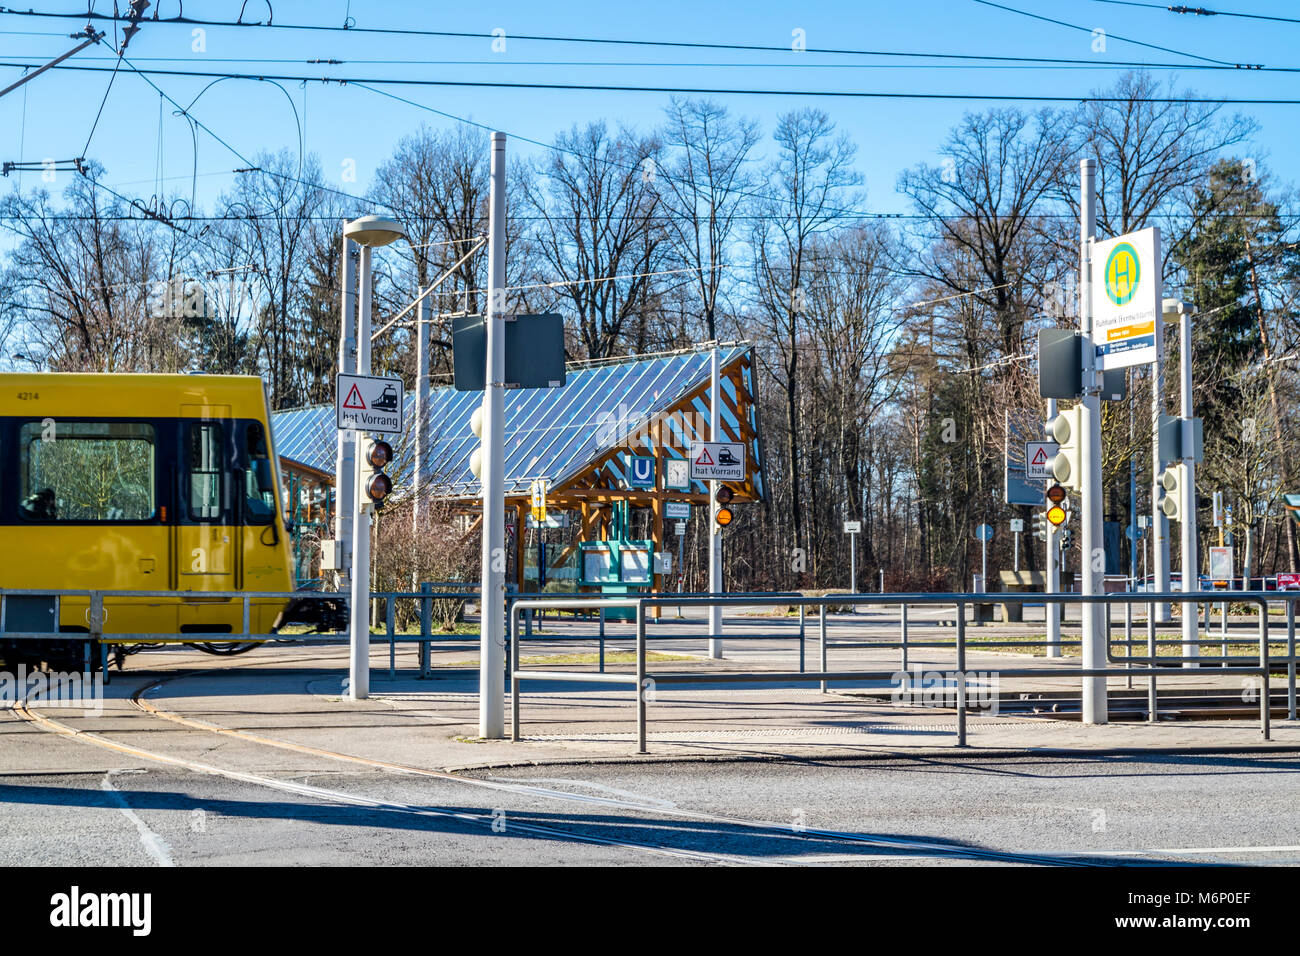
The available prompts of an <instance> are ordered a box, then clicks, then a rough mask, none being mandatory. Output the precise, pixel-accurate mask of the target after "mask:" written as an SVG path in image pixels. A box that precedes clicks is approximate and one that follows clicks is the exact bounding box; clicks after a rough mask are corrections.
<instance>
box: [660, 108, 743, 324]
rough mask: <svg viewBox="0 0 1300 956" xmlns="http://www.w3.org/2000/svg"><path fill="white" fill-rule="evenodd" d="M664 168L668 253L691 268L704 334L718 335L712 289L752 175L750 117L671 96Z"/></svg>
mask: <svg viewBox="0 0 1300 956" xmlns="http://www.w3.org/2000/svg"><path fill="white" fill-rule="evenodd" d="M665 112H666V113H667V115H668V120H667V123H666V124H665V127H664V140H665V145H666V146H667V147H668V149H669V151H670V156H669V159H668V170H667V172H668V175H665V176H660V177H658V179H657V182H658V184H659V194H660V196H661V197H663V200H664V210H663V211H664V214H665V216H664V219H665V222H666V223H667V229H668V232H669V235H670V237H671V241H672V248H673V253H674V257H675V258H676V259H677V260H678V261H680V262H681V263H682V264H684V265H685V266H687V267H689V268H692V269H694V270H696V274H695V275H693V276H691V279H692V282H693V284H694V287H695V292H696V294H697V295H698V296H699V302H700V308H701V309H702V311H703V317H704V335H705V339H706V340H707V341H713V340H715V339H717V338H718V325H717V308H718V294H719V292H720V290H721V289H722V288H723V283H724V282H725V281H726V275H725V269H726V267H727V265H729V260H730V258H731V252H732V246H733V242H732V238H733V232H734V230H735V226H736V222H737V215H738V213H739V212H740V211H741V210H742V209H743V208H744V206H745V203H746V201H747V192H748V191H749V190H750V189H751V187H752V186H753V179H754V177H753V176H752V175H751V173H750V171H749V166H750V158H749V157H750V153H751V152H752V151H753V149H754V146H755V144H757V142H758V139H759V133H758V126H757V124H755V123H754V122H753V121H751V120H746V119H733V118H732V117H731V114H730V113H729V112H728V111H727V109H726V107H724V106H720V105H718V104H717V103H713V102H710V101H708V100H682V99H678V98H676V97H674V98H673V99H672V100H671V101H670V103H669V105H668V108H667V109H666V110H665Z"/></svg>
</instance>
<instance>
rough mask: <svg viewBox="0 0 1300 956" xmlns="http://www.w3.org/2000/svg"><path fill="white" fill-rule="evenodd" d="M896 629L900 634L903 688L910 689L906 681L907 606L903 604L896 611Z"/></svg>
mask: <svg viewBox="0 0 1300 956" xmlns="http://www.w3.org/2000/svg"><path fill="white" fill-rule="evenodd" d="M898 628H899V631H900V632H901V634H900V640H899V643H900V644H901V645H902V654H903V686H904V687H910V686H911V684H910V683H909V682H908V679H907V605H906V604H903V605H901V606H900V607H899V609H898Z"/></svg>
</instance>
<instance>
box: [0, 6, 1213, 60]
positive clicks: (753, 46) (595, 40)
mask: <svg viewBox="0 0 1300 956" xmlns="http://www.w3.org/2000/svg"><path fill="white" fill-rule="evenodd" d="M975 2H977V3H985V4H986V5H987V6H998V7H1000V6H1001V5H1000V4H994V3H987V2H986V0H975ZM1002 9H1006V10H1009V11H1010V12H1012V13H1019V14H1022V15H1024V16H1030V17H1034V18H1035V19H1039V20H1047V21H1048V22H1051V23H1057V24H1060V25H1062V26H1069V27H1074V28H1075V29H1087V28H1086V27H1084V28H1080V27H1075V25H1074V24H1069V23H1064V21H1059V20H1053V19H1051V18H1050V17H1043V16H1040V15H1038V14H1031V13H1027V12H1026V11H1022V10H1016V9H1014V8H1012V7H1002ZM156 12H157V11H155V13H156ZM0 14H8V15H12V16H29V17H30V16H35V17H61V18H71V19H77V20H82V19H85V20H88V21H89V20H103V21H114V22H119V21H125V20H127V19H129V18H127V17H124V16H120V15H113V14H104V13H94V12H88V13H42V12H38V11H32V10H26V11H24V10H14V9H6V8H4V7H0ZM149 22H150V23H154V24H158V25H161V26H166V25H169V24H171V25H183V26H203V27H220V28H227V27H228V28H243V29H266V30H299V31H313V32H326V33H360V34H365V33H378V34H388V35H392V36H418V37H442V38H447V39H472V40H488V41H493V40H496V39H498V38H500V37H502V36H503V35H504V36H506V37H508V38H509V39H511V40H516V41H518V40H526V41H530V42H541V43H569V44H586V45H604V46H616V47H627V46H631V47H659V48H665V49H686V50H732V51H744V52H761V53H780V54H783V55H789V54H791V53H793V52H794V50H793V48H792V47H791V46H789V45H785V46H777V45H774V44H761V43H736V42H731V43H721V42H716V41H707V40H654V39H648V38H641V37H636V38H628V37H584V36H572V35H568V36H565V35H554V34H536V33H515V34H500V33H491V32H489V33H483V32H480V31H466V30H429V29H412V28H409V27H405V28H399V27H357V26H353V27H339V26H328V25H324V24H310V23H274V22H270V21H269V20H268V22H265V23H263V22H261V21H248V22H243V21H230V20H210V19H203V18H198V17H186V16H184V15H183V14H182V15H179V16H175V17H167V18H160V17H157V16H155V17H154V18H153V19H152V20H150V21H149ZM1115 38H1116V39H1122V40H1126V42H1129V43H1134V44H1136V45H1138V46H1145V47H1148V48H1150V49H1155V50H1160V51H1161V52H1165V53H1173V54H1175V55H1177V56H1187V57H1192V58H1194V59H1198V60H1203V61H1206V62H1211V63H1226V61H1223V60H1213V59H1211V58H1208V57H1198V56H1196V55H1195V54H1190V53H1184V52H1182V51H1180V50H1173V49H1169V48H1166V47H1161V46H1156V45H1155V44H1150V43H1144V42H1143V41H1141V40H1131V39H1128V38H1125V37H1119V36H1116V37H1115ZM807 54H824V55H831V56H917V57H922V56H930V57H938V58H961V59H986V60H995V59H999V57H996V56H992V55H988V54H938V53H902V52H898V51H885V50H864V49H854V48H844V47H805V48H804V49H802V50H801V51H799V55H801V56H802V55H807Z"/></svg>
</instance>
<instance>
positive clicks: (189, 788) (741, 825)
mask: <svg viewBox="0 0 1300 956" xmlns="http://www.w3.org/2000/svg"><path fill="white" fill-rule="evenodd" d="M15 731H18V732H19V733H23V734H31V733H41V732H40V731H36V730H34V729H33V728H32V727H31V726H30V725H27V724H23V725H21V726H19V727H15V726H14V724H9V725H8V726H7V727H6V733H5V735H4V738H3V740H0V744H3V742H4V741H5V740H13V739H14V732H15ZM28 743H31V741H28ZM40 746H41V747H43V748H44V749H45V750H46V754H45V756H46V757H47V758H48V759H47V760H46V761H45V763H46V764H47V765H48V766H49V769H48V770H45V771H43V772H32V771H31V770H27V771H26V772H24V771H23V770H22V769H20V768H17V767H15V766H14V764H13V760H12V757H13V755H14V754H15V753H21V751H22V749H23V748H22V747H17V748H7V747H0V754H4V755H5V756H4V757H3V758H0V759H3V762H4V767H3V771H2V772H0V837H3V839H0V863H2V864H4V865H14V864H70V865H145V866H148V865H178V866H185V865H221V864H280V865H285V864H288V865H317V864H328V865H349V866H355V865H363V866H364V865H370V864H442V865H473V866H484V865H496V864H516V865H518V864H569V865H579V864H607V865H610V864H612V865H637V864H661V865H662V864H670V865H671V864H685V865H692V864H696V865H699V864H760V865H761V864H785V865H799V864H824V863H835V864H880V865H886V864H894V865H900V864H901V865H908V864H918V863H919V864H933V863H949V862H953V863H971V862H988V863H995V864H996V863H1044V864H1049V865H1050V864H1058V863H1088V864H1103V865H1106V864H1116V863H1141V864H1151V863H1160V862H1174V861H1181V862H1197V863H1224V862H1233V863H1251V864H1263V863H1286V864H1295V863H1297V862H1300V805H1298V804H1297V801H1296V800H1295V799H1294V795H1295V793H1296V787H1297V783H1298V782H1300V779H1298V775H1300V758H1296V757H1294V756H1283V755H1264V756H1243V757H1238V756H1206V757H1194V758H1193V757H1155V758H1122V757H1116V758H1107V759H1099V760H1077V759H1069V760H1057V759H1048V758H1035V757H1026V758H1021V759H1011V760H1008V759H996V760H992V759H990V760H982V761H970V762H966V761H962V760H953V759H942V760H935V759H932V758H926V759H890V760H861V761H783V762H739V763H737V762H696V763H689V762H683V763H674V764H664V763H660V764H644V763H642V764H592V765H574V766H546V767H530V768H524V769H511V770H496V771H483V772H477V773H474V774H465V775H464V779H444V778H427V777H414V776H411V775H407V774H396V773H391V772H386V771H365V770H362V771H354V770H346V769H345V770H340V769H339V768H338V767H337V766H334V767H319V768H303V767H285V766H277V764H280V763H283V762H284V761H282V760H280V759H279V757H278V756H277V757H276V758H275V759H273V760H272V761H270V762H269V763H266V762H264V763H263V764H262V765H261V766H260V767H257V768H256V769H241V770H231V769H229V768H230V767H233V766H247V765H248V764H249V761H248V759H247V758H248V756H249V755H248V754H245V753H242V752H241V751H242V749H243V747H244V745H243V744H241V743H234V744H227V743H222V742H214V743H213V746H212V747H211V749H210V751H209V752H208V753H207V755H206V757H205V759H206V760H207V761H209V762H208V763H206V764H204V766H209V767H214V768H219V769H221V770H222V771H223V772H221V773H213V772H199V771H196V770H193V769H188V768H184V767H173V766H165V765H162V766H160V765H158V764H156V763H154V764H153V765H149V764H148V762H142V761H139V760H135V759H133V758H131V757H129V756H126V757H124V758H122V759H118V758H116V757H114V756H112V755H110V754H107V753H93V754H91V755H90V760H89V761H87V760H85V759H84V758H85V757H86V755H85V754H80V755H78V754H76V753H75V752H74V751H73V750H65V749H64V748H85V747H86V746H87V745H86V744H84V743H82V742H80V741H76V740H71V739H67V738H61V737H55V736H51V735H48V734H44V735H43V737H42V740H41V741H40ZM78 758H82V759H81V762H82V763H83V764H86V763H89V764H90V766H86V767H84V768H83V769H81V770H80V771H78V772H69V769H68V768H63V769H61V768H59V767H58V766H57V765H58V764H59V763H60V762H66V761H69V760H72V761H75V760H76V759H78ZM96 762H100V763H101V765H100V766H94V764H95V763H96Z"/></svg>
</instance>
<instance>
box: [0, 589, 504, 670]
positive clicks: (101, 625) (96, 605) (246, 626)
mask: <svg viewBox="0 0 1300 956" xmlns="http://www.w3.org/2000/svg"><path fill="white" fill-rule="evenodd" d="M457 586H459V587H461V588H462V589H461V590H458V591H436V590H434V587H435V585H434V584H433V583H431V582H426V583H424V584H422V585H421V586H420V590H419V591H377V592H373V593H372V594H371V600H372V601H375V602H379V601H382V602H384V633H383V634H373V633H372V634H371V635H370V642H371V643H372V644H373V643H379V642H382V641H387V642H388V670H389V679H390V680H392V679H395V678H396V646H397V644H399V643H419V645H420V657H419V660H420V676H421V677H427V676H428V674H429V649H430V645H432V644H435V643H449V644H464V645H466V646H472V645H477V643H478V635H474V636H473V639H472V640H471V639H470V638H469V636H468V635H456V634H448V635H436V634H435V633H434V632H433V613H432V612H433V602H434V601H438V600H461V601H477V600H479V599H480V592H479V590H478V587H477V585H457ZM11 597H36V598H57V599H59V601H60V602H62V601H64V600H65V599H69V598H71V599H73V600H74V601H76V602H77V603H81V602H85V603H86V611H85V618H84V619H85V622H86V630H85V631H63V630H53V631H18V630H0V640H13V641H29V640H30V641H42V640H43V641H50V640H58V641H63V642H68V643H75V642H78V641H80V642H82V643H84V645H85V670H86V672H87V673H88V672H89V671H90V669H91V658H92V654H91V646H92V644H99V645H100V646H101V647H103V648H105V650H107V649H108V648H111V647H113V646H120V645H129V644H195V643H231V644H243V643H252V642H267V641H276V642H280V643H298V644H306V645H323V644H333V643H339V642H344V641H349V640H350V639H351V635H350V634H349V632H347V631H312V632H307V633H302V634H294V633H284V632H281V631H273V632H261V631H253V630H252V628H251V622H252V608H253V607H254V606H257V605H266V604H270V605H275V606H280V605H286V604H288V603H289V602H291V601H298V600H317V601H326V600H328V601H341V602H343V603H344V604H346V603H347V602H348V601H349V600H350V595H349V594H348V593H347V592H334V591H126V590H104V589H85V590H76V589H57V590H51V589H48V588H44V589H32V588H24V589H15V588H4V589H0V618H2V617H3V614H4V607H5V605H4V602H5V601H7V599H9V598H11ZM514 598H515V594H514V592H513V591H510V592H508V593H507V601H511V600H514ZM106 599H107V603H106ZM114 600H125V601H129V602H131V603H140V602H144V603H147V602H149V601H164V600H165V601H168V602H175V603H178V604H180V605H184V606H190V607H213V606H221V605H222V604H230V605H233V604H234V603H236V602H237V603H238V604H239V606H240V621H241V626H240V629H239V630H238V631H236V630H234V629H233V628H232V629H231V630H227V631H203V632H199V631H186V632H177V631H175V630H169V631H139V632H134V631H109V630H107V629H106V626H107V624H108V622H109V621H110V620H111V618H112V612H113V610H114V609H115V608H114V604H113V601H114ZM399 600H412V601H416V602H419V605H420V610H419V619H420V633H418V634H401V633H399V632H397V629H396V602H397V601H399ZM507 606H508V605H507ZM55 627H56V628H57V627H58V622H55ZM101 669H102V675H101V676H102V679H103V681H104V683H105V684H107V683H108V682H109V672H108V654H107V653H103V654H101Z"/></svg>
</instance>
